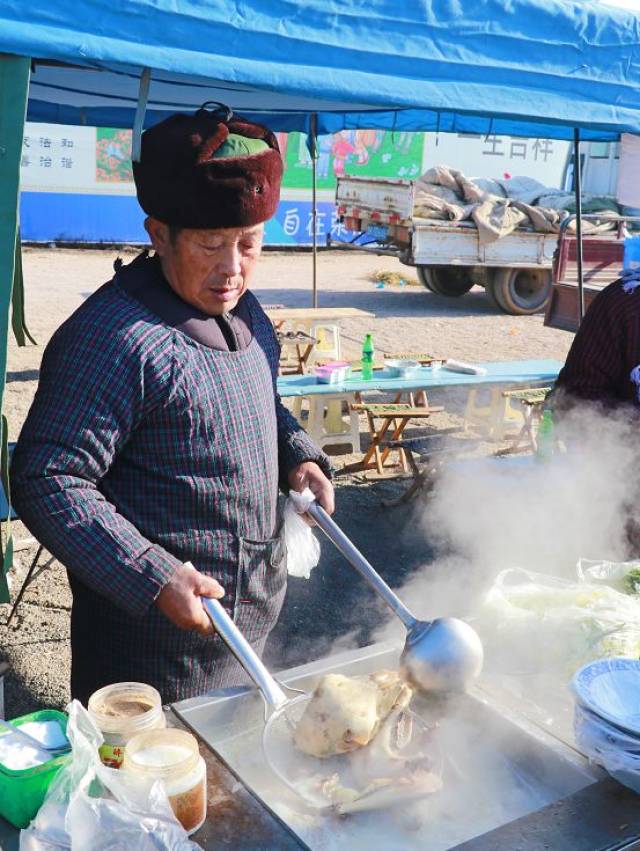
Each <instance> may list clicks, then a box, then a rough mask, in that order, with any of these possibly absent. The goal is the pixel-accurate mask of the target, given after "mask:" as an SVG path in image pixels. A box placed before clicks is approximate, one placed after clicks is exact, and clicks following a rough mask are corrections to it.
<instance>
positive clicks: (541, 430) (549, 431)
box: [536, 409, 555, 461]
mask: <svg viewBox="0 0 640 851" xmlns="http://www.w3.org/2000/svg"><path fill="white" fill-rule="evenodd" d="M554 444H555V438H554V434H553V411H550V410H549V409H546V410H544V411H543V412H542V419H541V420H540V425H539V426H538V434H537V435H536V445H537V448H536V458H538V459H539V460H540V461H546V460H547V459H549V458H551V456H552V455H553V453H554V450H555V445H554Z"/></svg>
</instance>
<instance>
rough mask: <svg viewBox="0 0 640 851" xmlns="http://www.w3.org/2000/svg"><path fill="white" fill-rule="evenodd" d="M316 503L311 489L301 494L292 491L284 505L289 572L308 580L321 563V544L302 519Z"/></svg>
mask: <svg viewBox="0 0 640 851" xmlns="http://www.w3.org/2000/svg"><path fill="white" fill-rule="evenodd" d="M312 502H315V496H314V495H313V493H312V492H311V490H310V489H309V488H305V489H304V490H303V491H302V492H301V493H298V492H297V491H291V492H290V493H289V496H288V497H287V501H286V502H285V505H284V542H285V545H286V547H287V572H288V573H289V574H290V576H297V577H299V578H301V579H308V578H309V576H311V571H312V570H313V568H314V567H315V566H316V565H317V564H318V562H319V561H320V544H319V542H318V539H317V538H316V536H315V535H314V534H313V532H312V530H311V527H310V526H309V524H308V523H306V522H305V520H304V519H303V518H302V515H303V514H304V513H305V512H306V511H308V510H309V506H310V505H311V503H312Z"/></svg>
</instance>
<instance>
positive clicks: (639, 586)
mask: <svg viewBox="0 0 640 851" xmlns="http://www.w3.org/2000/svg"><path fill="white" fill-rule="evenodd" d="M577 571H578V579H579V580H580V581H581V582H598V583H602V584H604V585H609V586H611V587H612V588H615V589H617V590H618V591H622V592H623V593H624V594H640V561H594V560H592V559H588V558H581V559H580V561H579V562H578V565H577Z"/></svg>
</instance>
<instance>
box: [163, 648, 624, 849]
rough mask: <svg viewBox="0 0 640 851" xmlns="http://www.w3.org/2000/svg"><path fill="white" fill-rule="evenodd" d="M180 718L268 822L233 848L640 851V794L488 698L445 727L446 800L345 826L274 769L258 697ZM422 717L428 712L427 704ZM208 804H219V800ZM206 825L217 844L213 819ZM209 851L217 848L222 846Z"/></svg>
mask: <svg viewBox="0 0 640 851" xmlns="http://www.w3.org/2000/svg"><path fill="white" fill-rule="evenodd" d="M399 654H400V648H399V647H398V646H397V645H393V644H376V645H372V646H370V647H365V648H361V649H359V650H355V651H349V652H347V653H342V654H340V655H335V656H332V657H330V658H327V659H323V660H321V661H318V662H314V663H312V664H309V665H304V666H302V667H299V668H294V669H290V670H288V671H284V672H281V673H280V675H279V679H280V680H281V681H283V682H285V683H287V684H288V685H292V686H294V687H296V688H300V689H304V690H309V689H311V688H313V687H314V686H315V684H316V683H317V681H318V680H319V678H320V677H321V676H322V675H323V674H325V673H328V672H334V673H338V672H339V673H342V674H346V675H350V676H353V675H358V674H367V673H371V672H373V671H376V670H379V669H381V668H387V667H389V668H393V667H397V664H398V658H399ZM171 708H172V710H173V712H174V714H175V716H176V719H177V720H178V723H180V722H182V723H184V724H185V725H186V726H187V727H188V728H190V729H191V730H192V731H193V732H194V733H195V734H196V735H197V736H198V737H199V739H200V740H201V742H202V743H203V744H204V745H206V747H208V748H211V749H212V750H213V751H214V752H215V756H217V757H219V758H220V761H221V762H218V763H217V764H218V766H219V770H224V771H226V772H228V771H230V772H231V774H232V775H235V777H236V778H237V782H236V784H235V786H233V790H232V791H233V793H234V794H235V795H236V796H237V797H238V804H240V802H241V801H244V805H243V806H245V807H248V808H249V809H251V811H252V812H253V823H254V830H256V829H258V830H259V827H256V824H257V825H259V819H258V822H256V812H255V811H256V808H257V809H258V810H259V811H260V812H261V814H262V815H261V818H262V819H263V821H264V831H265V833H264V834H263V836H262V841H261V842H260V843H259V844H258V845H255V844H253V843H252V842H251V841H250V844H249V845H247V844H246V840H247V839H248V836H247V834H246V833H245V835H244V837H243V836H242V835H241V834H242V831H240V832H239V835H237V836H236V837H235V840H234V841H233V843H232V844H233V845H234V847H235V848H236V849H241V848H247V849H248V848H250V847H251V848H258V847H259V848H267V847H268V848H276V847H277V848H283V849H284V848H294V847H298V848H308V849H311V851H320V849H322V851H343V849H345V851H346V849H349V851H358V849H360V848H363V849H366V851H371V849H378V848H379V849H394V851H395V849H398V850H399V849H402V851H411V849H427V848H428V849H429V851H440V850H441V849H442V851H444V849H454V848H455V849H465V851H489V849H492V851H493V849H505V851H513V849H515V848H517V849H519V851H541V850H542V849H560V848H562V849H564V848H571V849H572V851H604V849H609V851H613V849H631V848H638V849H640V807H639V806H638V798H637V796H636V795H634V794H633V793H632V792H630V791H629V790H627V789H625V788H624V787H621V786H619V785H618V784H617V783H615V781H613V780H611V779H610V778H608V777H607V776H606V775H605V774H604V773H603V772H600V771H599V770H598V769H595V768H594V767H592V766H590V765H589V764H588V763H587V761H586V760H585V759H584V758H583V757H582V756H581V755H580V754H579V753H578V752H577V751H576V750H575V749H574V748H573V747H571V745H570V744H569V743H568V742H565V741H561V740H560V739H558V738H556V737H554V736H553V735H550V734H549V732H548V731H545V730H544V729H542V728H541V727H540V726H538V725H537V724H536V723H535V722H533V721H531V720H529V719H528V718H526V717H524V715H522V714H521V713H519V712H517V711H516V710H514V708H513V706H510V707H509V708H507V707H506V706H504V705H502V704H497V703H496V702H495V701H493V700H492V698H491V695H490V694H488V693H487V692H486V691H485V692H479V691H478V692H476V693H475V694H471V695H466V696H464V697H459V698H456V699H455V701H454V704H452V706H451V713H450V715H449V714H447V715H446V716H445V717H444V718H443V720H442V725H443V727H442V729H443V734H444V733H446V735H444V741H445V742H447V743H449V744H450V745H451V749H452V753H451V756H452V760H451V762H452V770H450V771H449V772H448V775H447V776H446V777H445V781H446V782H445V787H444V790H443V792H442V794H441V795H438V796H435V797H434V798H432V799H428V800H425V801H424V802H420V803H419V804H412V805H410V806H408V807H403V808H401V809H400V810H398V811H396V812H394V811H389V810H387V811H385V812H382V813H380V812H368V813H359V814H354V815H351V816H348V817H342V818H337V817H334V816H331V815H318V814H317V813H310V812H309V811H308V810H306V809H305V807H304V804H301V803H300V802H299V801H298V800H297V799H296V798H295V796H294V795H292V794H291V793H290V792H289V791H288V790H287V789H286V788H285V787H284V786H282V785H281V784H280V783H279V781H278V780H277V778H275V777H274V776H273V775H272V774H271V772H270V771H269V769H268V768H267V767H266V766H265V765H264V762H263V759H262V751H261V746H260V734H261V731H262V727H263V723H264V710H263V703H262V700H261V698H260V696H259V694H258V693H257V691H255V690H254V689H251V688H238V689H225V690H220V691H217V692H214V693H213V694H212V695H210V696H205V697H200V698H193V699H191V700H185V701H181V702H180V703H177V704H174V705H173V706H172V707H171ZM414 709H416V711H418V712H420V702H419V701H418V702H417V705H414ZM211 756H212V757H214V754H211ZM214 760H215V757H214ZM209 761H210V762H211V760H209ZM216 762H217V761H216ZM229 776H231V775H229ZM210 792H211V789H210ZM210 804H211V805H213V806H215V801H214V800H213V799H211V794H210ZM222 815H223V813H222V812H220V816H222ZM208 824H209V825H210V828H211V830H210V836H211V838H212V840H213V839H214V837H215V836H216V830H215V825H216V812H215V809H214V810H213V811H212V810H211V809H210V811H209V819H208ZM219 826H220V827H221V826H222V825H220V822H219ZM207 832H209V831H207ZM275 834H278V838H277V839H276V837H275ZM194 838H196V839H198V838H199V837H198V836H196V837H194ZM203 838H204V837H203ZM255 838H256V836H255V833H254V834H253V840H254V842H255ZM219 839H220V837H219V836H218V840H219ZM201 841H202V840H201ZM265 841H266V842H267V844H266V845H265V844H264V842H265ZM202 845H203V848H209V847H211V848H214V847H216V848H217V847H219V845H218V843H217V842H215V841H214V842H213V844H211V845H210V844H209V843H208V842H203V843H202Z"/></svg>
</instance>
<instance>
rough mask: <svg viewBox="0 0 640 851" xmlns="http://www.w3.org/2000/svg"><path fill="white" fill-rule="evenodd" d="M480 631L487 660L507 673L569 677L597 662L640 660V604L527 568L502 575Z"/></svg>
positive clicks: (601, 587)
mask: <svg viewBox="0 0 640 851" xmlns="http://www.w3.org/2000/svg"><path fill="white" fill-rule="evenodd" d="M477 627H478V629H479V632H480V636H481V638H482V640H483V642H484V644H485V649H486V651H487V660H488V661H494V662H495V663H496V664H495V667H497V668H498V669H501V670H502V671H503V672H505V673H507V672H522V673H535V672H540V671H546V672H555V673H557V674H560V675H561V676H562V677H567V676H570V675H572V674H573V673H574V671H575V670H576V668H578V667H579V666H580V665H583V664H585V663H587V662H590V661H591V660H593V659H600V658H606V657H611V656H626V657H629V658H635V659H637V658H638V657H639V656H640V599H638V598H636V597H631V596H628V595H626V594H622V593H620V592H619V591H616V590H615V589H614V588H610V587H608V586H606V585H601V584H595V583H590V582H579V581H578V582H571V581H567V580H564V579H559V578H557V577H554V576H549V575H546V574H542V573H533V572H531V571H528V570H524V569H521V568H512V569H508V570H503V571H502V572H501V573H500V574H498V576H497V577H496V579H495V582H494V584H493V586H492V587H491V589H490V590H489V592H488V593H487V595H486V596H485V598H484V601H483V604H482V606H481V608H480V610H479V611H478V621H477Z"/></svg>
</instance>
